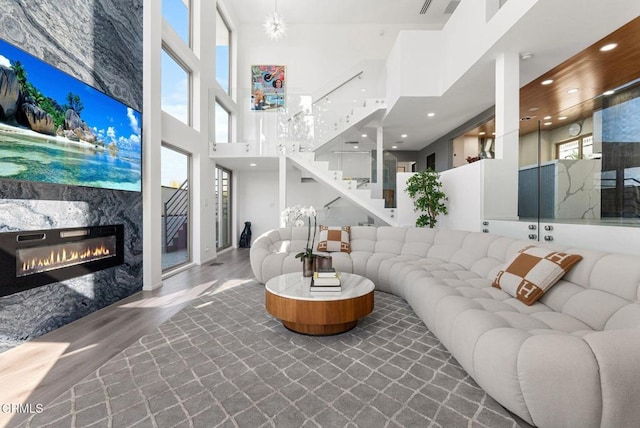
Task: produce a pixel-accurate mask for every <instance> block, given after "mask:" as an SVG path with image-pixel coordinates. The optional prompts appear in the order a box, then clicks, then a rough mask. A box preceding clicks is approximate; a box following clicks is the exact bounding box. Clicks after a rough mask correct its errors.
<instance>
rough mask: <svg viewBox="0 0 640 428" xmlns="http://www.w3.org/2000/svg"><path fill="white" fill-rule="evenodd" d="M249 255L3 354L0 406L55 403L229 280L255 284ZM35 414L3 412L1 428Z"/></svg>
mask: <svg viewBox="0 0 640 428" xmlns="http://www.w3.org/2000/svg"><path fill="white" fill-rule="evenodd" d="M253 278H254V276H253V273H252V272H251V267H250V265H249V250H248V249H237V250H230V251H227V252H224V253H222V254H220V255H218V258H217V259H216V260H215V261H214V262H209V263H208V264H206V265H202V266H195V267H193V268H191V269H189V270H186V271H184V272H181V273H179V274H176V275H174V276H172V277H170V278H167V279H165V280H164V281H163V286H162V287H160V288H158V289H157V290H154V291H150V292H147V291H142V292H139V293H136V294H134V295H132V296H129V297H128V298H126V299H123V300H121V301H120V302H118V303H116V304H114V305H111V306H109V307H106V308H104V309H102V310H100V311H97V312H94V313H93V314H91V315H89V316H87V317H84V318H82V319H80V320H78V321H75V322H73V323H71V324H68V325H66V326H64V327H61V328H59V329H57V330H54V331H52V332H50V333H48V334H45V335H43V336H41V337H38V338H36V339H33V340H31V341H29V342H27V343H24V344H22V345H20V346H18V347H16V348H13V349H10V350H8V351H6V352H4V353H2V354H0V385H2V387H0V405H7V404H9V405H16V404H26V403H28V404H30V405H31V407H32V408H35V407H36V405H43V406H44V408H45V409H46V407H47V404H48V403H51V402H52V401H53V400H54V399H55V398H56V397H58V396H59V395H61V394H62V393H64V392H66V391H67V390H68V389H69V388H70V387H71V386H73V385H75V384H76V383H78V382H79V381H80V380H82V379H83V378H85V377H86V376H87V375H89V374H91V373H93V372H94V371H95V370H96V369H98V368H99V367H100V366H102V365H103V364H104V363H105V362H106V361H108V360H109V359H111V358H112V357H113V356H115V355H117V354H118V353H119V352H121V351H122V350H123V349H125V348H126V347H128V346H129V345H131V344H132V343H134V342H135V341H137V340H138V339H139V338H140V337H142V336H144V335H145V334H148V333H150V332H151V331H153V330H154V329H155V328H156V327H157V326H159V325H160V324H161V323H163V322H164V321H166V320H167V319H169V318H170V317H171V316H172V315H174V314H175V313H177V312H178V311H180V310H181V309H182V308H183V307H185V306H186V305H187V304H188V303H189V302H190V301H191V300H193V299H195V298H197V297H198V296H199V295H200V294H202V293H203V292H205V291H207V290H209V289H211V288H212V287H219V286H224V283H225V281H226V280H231V279H253ZM28 416H29V414H21V413H19V414H13V413H5V412H4V411H1V412H0V426H2V427H4V426H8V425H11V426H13V425H17V424H18V423H20V422H22V421H23V420H25V419H26V418H27V417H28Z"/></svg>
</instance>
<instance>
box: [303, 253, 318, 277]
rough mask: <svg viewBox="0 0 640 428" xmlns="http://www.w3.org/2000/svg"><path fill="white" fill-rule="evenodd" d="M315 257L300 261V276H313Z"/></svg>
mask: <svg viewBox="0 0 640 428" xmlns="http://www.w3.org/2000/svg"><path fill="white" fill-rule="evenodd" d="M314 259H315V257H305V258H303V259H302V276H306V277H309V276H313V271H314V263H313V262H314Z"/></svg>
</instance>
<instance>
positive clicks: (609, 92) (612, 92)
mask: <svg viewBox="0 0 640 428" xmlns="http://www.w3.org/2000/svg"><path fill="white" fill-rule="evenodd" d="M615 93H616V91H613V90H611V91H606V92H604V93H603V94H602V95H605V96H608V95H613V94H615Z"/></svg>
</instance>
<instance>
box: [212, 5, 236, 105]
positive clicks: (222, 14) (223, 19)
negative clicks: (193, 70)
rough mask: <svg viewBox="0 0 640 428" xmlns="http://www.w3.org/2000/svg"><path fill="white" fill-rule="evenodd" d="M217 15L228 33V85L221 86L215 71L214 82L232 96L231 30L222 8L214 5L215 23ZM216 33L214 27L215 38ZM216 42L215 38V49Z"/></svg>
mask: <svg viewBox="0 0 640 428" xmlns="http://www.w3.org/2000/svg"><path fill="white" fill-rule="evenodd" d="M218 16H219V17H220V20H221V21H222V23H223V24H224V27H225V28H226V30H227V35H228V40H229V45H228V47H229V52H228V58H227V65H228V67H227V75H228V77H229V79H228V82H227V84H228V87H227V88H225V87H223V86H222V85H221V84H220V82H219V81H218V76H217V73H216V82H217V83H218V85H219V86H220V87H221V88H222V90H223V91H224V92H225V93H226V94H227V95H228V96H229V97H231V96H232V94H231V88H232V87H233V81H234V79H233V74H232V69H233V67H232V58H233V54H232V52H233V32H232V31H231V26H230V25H229V21H228V20H227V17H226V16H225V14H224V13H223V12H222V10H220V7H219V6H216V25H217V23H218ZM217 34H218V29H217V28H216V39H217ZM217 43H218V41H217V40H216V45H215V46H216V49H217V46H218V44H217ZM216 56H217V55H216Z"/></svg>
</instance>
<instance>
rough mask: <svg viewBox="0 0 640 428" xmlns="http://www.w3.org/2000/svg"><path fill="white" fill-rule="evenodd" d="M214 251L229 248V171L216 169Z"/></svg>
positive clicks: (230, 223)
mask: <svg viewBox="0 0 640 428" xmlns="http://www.w3.org/2000/svg"><path fill="white" fill-rule="evenodd" d="M215 191H216V249H218V250H222V249H224V248H228V247H230V246H231V225H232V222H231V171H228V170H226V169H224V168H220V167H216V183H215Z"/></svg>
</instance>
